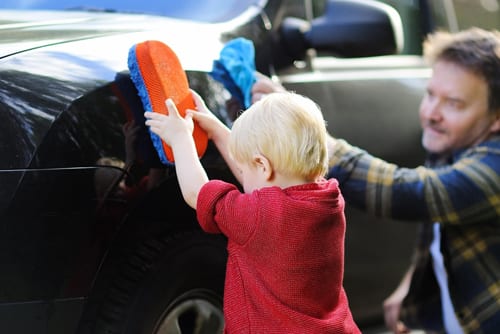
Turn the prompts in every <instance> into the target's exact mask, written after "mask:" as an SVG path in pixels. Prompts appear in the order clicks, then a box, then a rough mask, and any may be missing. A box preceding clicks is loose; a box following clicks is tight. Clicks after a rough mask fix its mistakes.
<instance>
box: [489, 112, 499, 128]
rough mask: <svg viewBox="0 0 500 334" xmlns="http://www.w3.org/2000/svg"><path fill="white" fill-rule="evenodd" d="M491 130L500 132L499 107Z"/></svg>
mask: <svg viewBox="0 0 500 334" xmlns="http://www.w3.org/2000/svg"><path fill="white" fill-rule="evenodd" d="M490 131H491V133H500V109H498V110H497V111H496V113H495V116H494V118H493V123H492V124H491V127H490Z"/></svg>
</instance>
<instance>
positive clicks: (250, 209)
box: [196, 180, 259, 244]
mask: <svg viewBox="0 0 500 334" xmlns="http://www.w3.org/2000/svg"><path fill="white" fill-rule="evenodd" d="M256 203H257V201H256V195H255V194H242V193H241V192H240V191H239V190H238V188H237V187H236V186H235V185H233V184H230V183H226V182H223V181H219V180H212V181H209V182H207V183H206V184H205V185H204V186H203V187H202V188H201V190H200V194H199V195H198V203H197V206H196V208H197V210H196V215H197V218H198V223H199V224H200V226H201V228H202V229H203V230H204V231H205V232H208V233H222V234H224V235H225V236H227V237H228V238H231V239H232V240H233V241H234V242H236V243H239V244H243V243H245V242H246V241H247V240H248V238H249V237H250V236H251V234H252V233H253V231H254V230H255V227H256V222H257V221H258V219H257V217H258V211H259V210H258V205H257V204H256Z"/></svg>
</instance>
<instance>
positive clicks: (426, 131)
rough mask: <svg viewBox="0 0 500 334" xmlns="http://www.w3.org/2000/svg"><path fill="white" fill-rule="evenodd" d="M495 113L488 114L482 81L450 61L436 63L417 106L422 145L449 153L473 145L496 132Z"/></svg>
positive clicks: (496, 120) (499, 121) (486, 91)
mask: <svg viewBox="0 0 500 334" xmlns="http://www.w3.org/2000/svg"><path fill="white" fill-rule="evenodd" d="M499 118H500V117H499V115H498V113H496V114H493V113H491V112H489V111H488V86H487V83H486V81H485V80H484V79H482V78H481V77H479V76H477V75H475V74H474V73H472V72H470V71H466V70H464V69H463V68H462V67H460V66H457V65H455V64H453V63H451V62H445V61H438V62H437V63H436V64H435V65H434V67H433V74H432V77H431V79H430V80H429V83H428V85H427V94H426V95H425V96H424V98H423V100H422V103H421V105H420V123H421V125H422V129H423V135H422V145H423V146H424V148H425V149H426V150H427V151H428V152H432V153H437V154H450V153H452V152H453V151H455V150H457V149H462V148H467V147H471V146H474V145H476V144H478V143H480V142H482V141H484V140H485V139H487V138H488V137H489V136H490V135H491V134H492V133H493V132H494V131H498V130H499V129H500V119H499Z"/></svg>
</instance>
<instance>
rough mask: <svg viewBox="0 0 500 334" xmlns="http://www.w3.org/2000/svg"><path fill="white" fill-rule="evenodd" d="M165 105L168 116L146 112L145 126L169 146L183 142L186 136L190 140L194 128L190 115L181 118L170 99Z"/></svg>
mask: <svg viewBox="0 0 500 334" xmlns="http://www.w3.org/2000/svg"><path fill="white" fill-rule="evenodd" d="M165 104H166V106H167V109H168V115H163V114H159V113H155V112H150V111H148V112H146V113H144V116H145V117H146V125H147V126H149V127H150V129H151V131H152V132H153V133H155V134H157V135H158V136H160V138H161V139H163V140H164V141H165V142H166V143H167V144H168V145H169V146H173V145H174V144H175V143H176V141H178V140H185V135H186V134H187V135H188V136H187V137H188V138H192V133H193V128H194V125H193V118H192V115H191V114H190V113H186V117H185V118H182V117H181V115H179V111H178V110H177V107H176V106H175V104H174V102H173V101H172V99H167V100H166V101H165Z"/></svg>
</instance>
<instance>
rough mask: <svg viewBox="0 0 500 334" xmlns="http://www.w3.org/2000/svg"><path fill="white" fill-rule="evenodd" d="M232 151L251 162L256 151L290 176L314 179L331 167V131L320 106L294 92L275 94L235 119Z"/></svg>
mask: <svg viewBox="0 0 500 334" xmlns="http://www.w3.org/2000/svg"><path fill="white" fill-rule="evenodd" d="M228 149H229V154H230V155H231V157H232V158H233V159H235V160H236V161H238V162H240V163H246V164H251V163H252V161H253V157H254V156H255V155H256V154H261V155H263V156H264V157H266V158H267V159H268V160H269V161H270V163H271V164H272V167H273V168H274V169H275V170H276V171H277V172H280V173H282V174H284V175H287V176H293V177H297V176H298V177H303V178H305V179H306V180H308V181H314V180H316V179H317V178H318V177H321V176H324V175H325V174H326V172H327V169H328V150H327V130H326V124H325V120H324V118H323V115H322V113H321V110H320V109H319V107H318V105H317V104H316V103H314V102H313V101H312V100H311V99H309V98H306V97H304V96H302V95H299V94H296V93H292V92H279V93H272V94H269V95H267V96H266V97H264V98H263V99H262V100H260V101H258V102H256V103H255V104H254V105H252V106H251V107H250V108H249V109H248V110H246V111H245V112H243V113H242V114H241V115H240V116H239V117H238V119H237V120H236V121H235V122H234V124H233V128H232V131H231V136H230V139H229V147H228Z"/></svg>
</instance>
